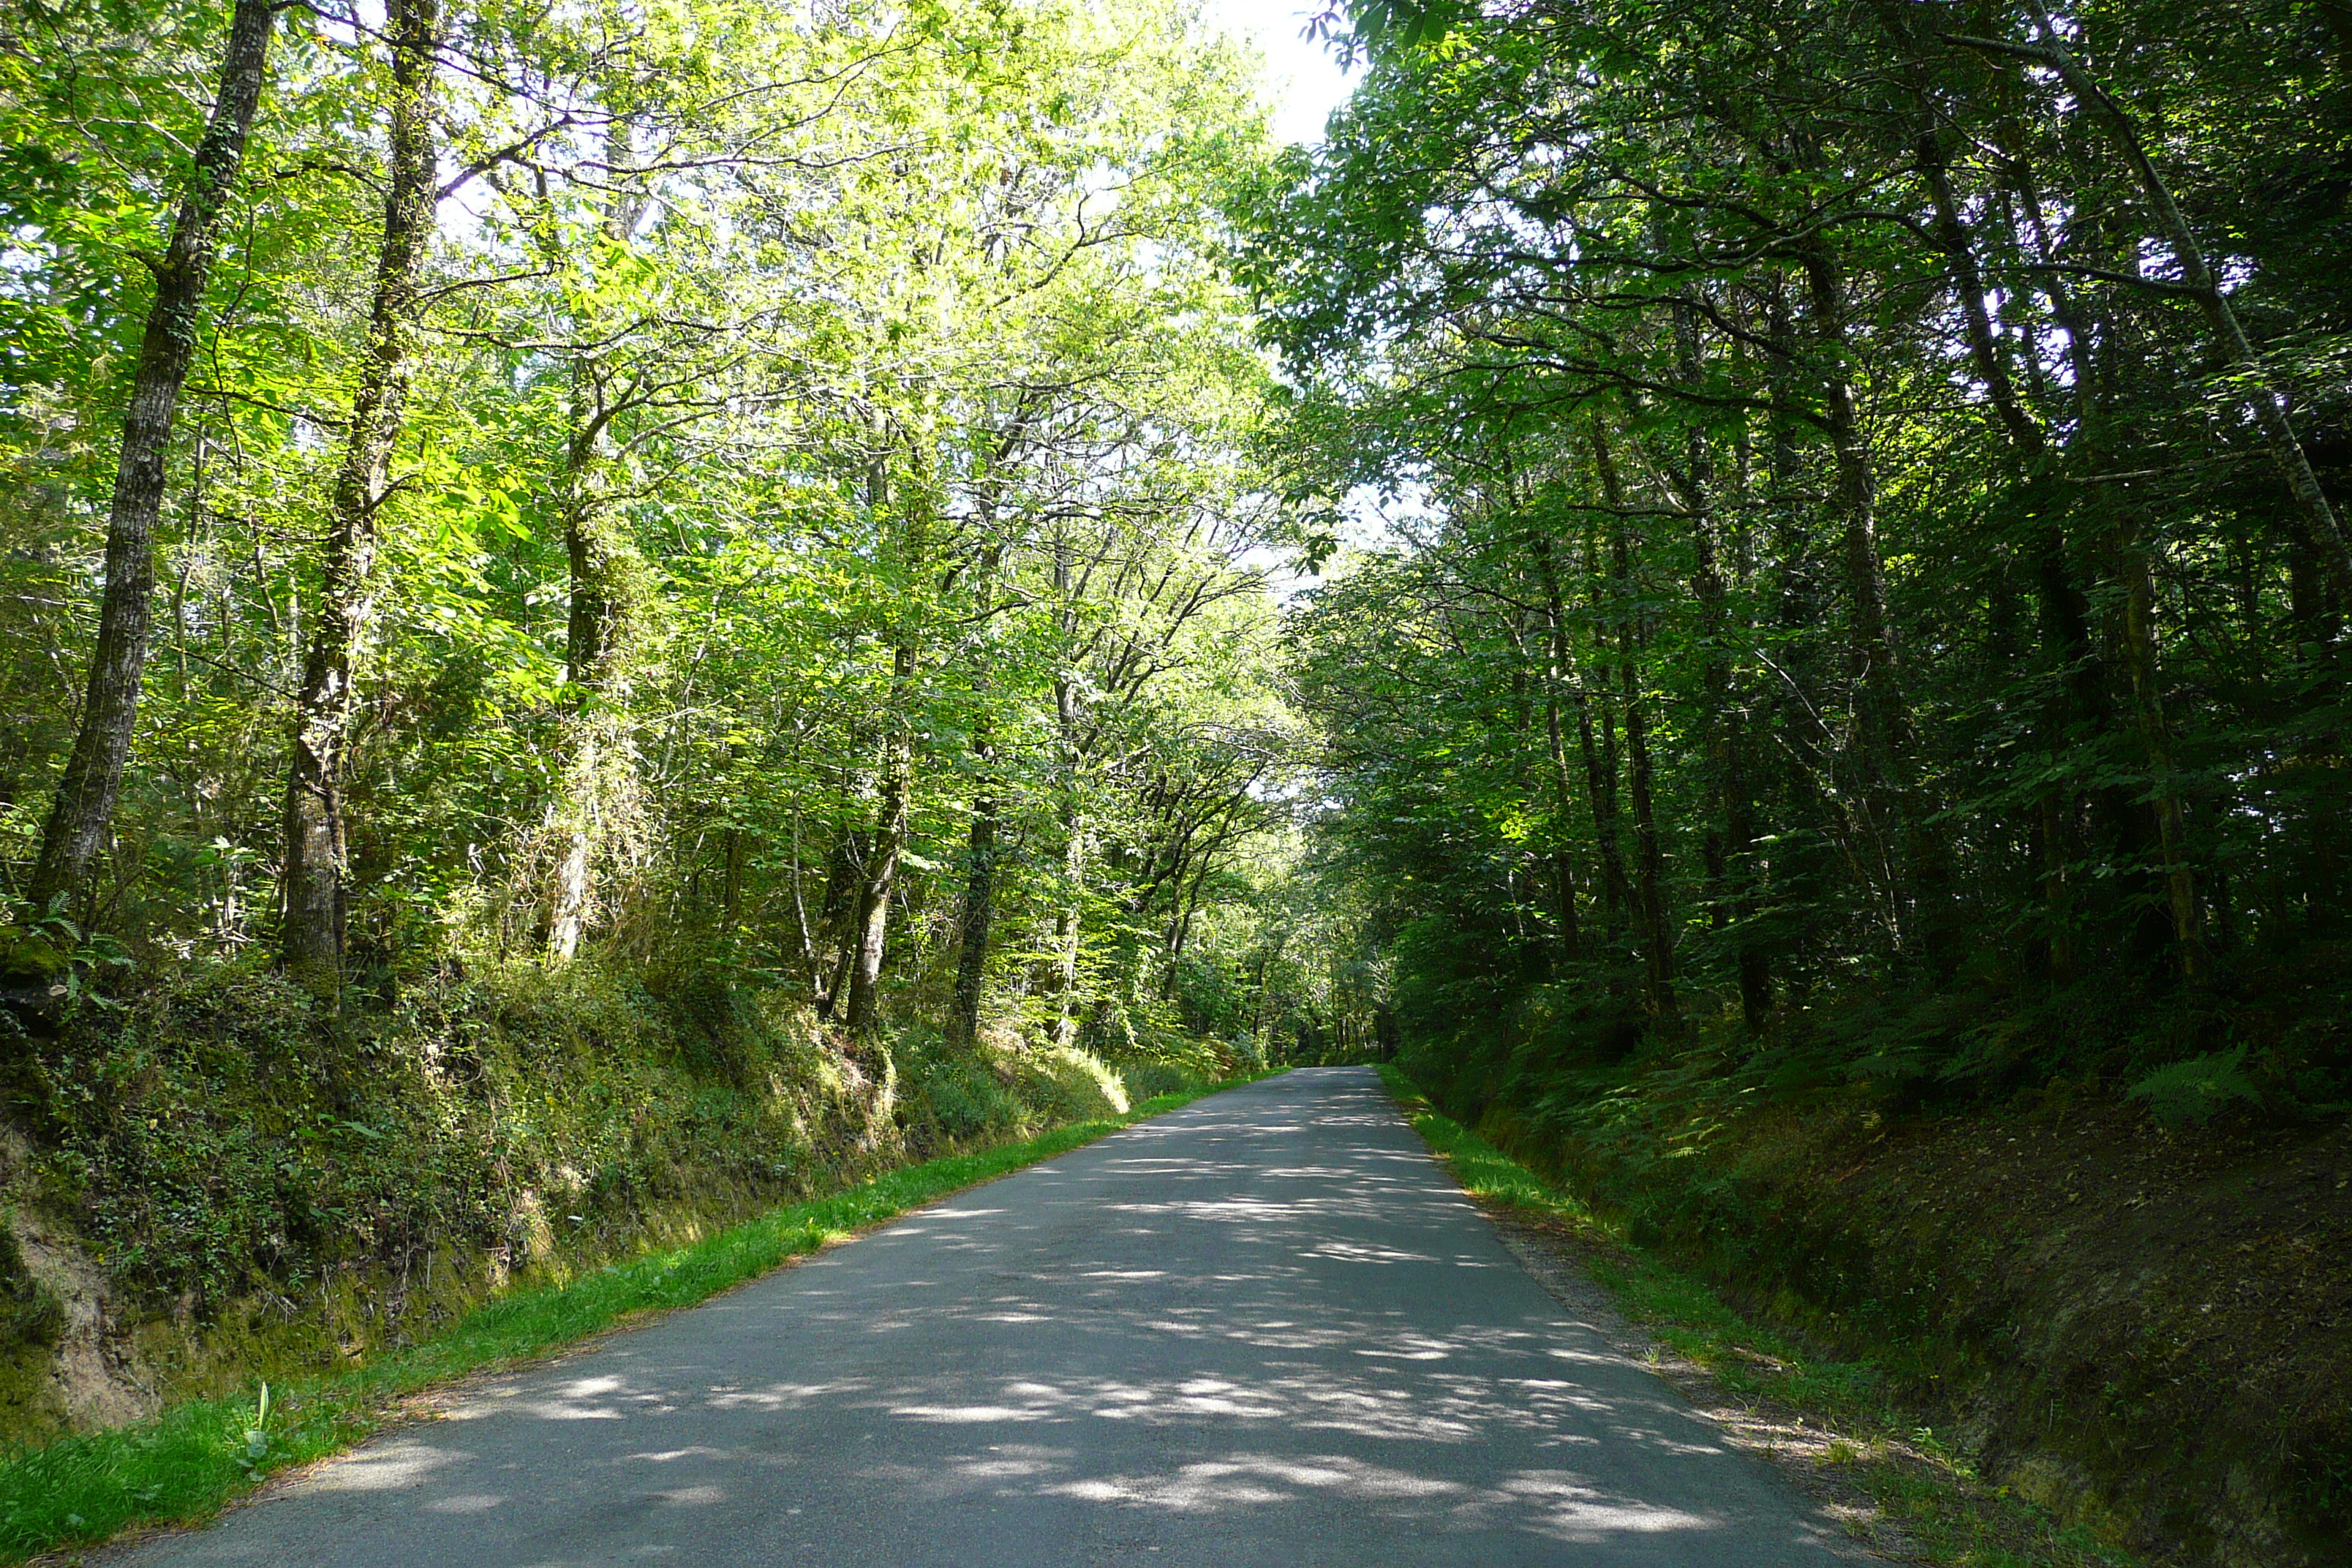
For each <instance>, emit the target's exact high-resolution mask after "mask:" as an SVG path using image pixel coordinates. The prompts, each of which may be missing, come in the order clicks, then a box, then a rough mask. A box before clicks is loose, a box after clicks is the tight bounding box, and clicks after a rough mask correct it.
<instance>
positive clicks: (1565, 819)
mask: <svg viewBox="0 0 2352 1568" xmlns="http://www.w3.org/2000/svg"><path fill="white" fill-rule="evenodd" d="M1528 553H1529V554H1531V555H1532V556H1533V557H1534V558H1535V563H1536V580H1537V582H1538V584H1540V585H1541V586H1542V588H1543V595H1544V659H1545V666H1544V739H1545V741H1546V742H1547V743H1548V744H1549V747H1550V749H1551V785H1552V808H1553V818H1554V821H1555V823H1556V826H1554V828H1553V834H1554V836H1555V837H1556V839H1557V840H1558V842H1557V843H1556V844H1555V845H1554V847H1553V849H1552V876H1553V896H1554V897H1555V898H1556V899H1557V900H1559V945H1560V952H1561V955H1562V956H1563V957H1564V958H1566V959H1567V960H1568V962H1569V963H1575V962H1576V961H1577V960H1579V959H1580V958H1582V957H1583V956H1584V938H1583V933H1582V931H1581V929H1580V925H1579V922H1578V921H1577V916H1576V872H1575V863H1574V861H1573V859H1572V858H1571V856H1570V847H1569V826H1568V824H1569V816H1570V812H1571V811H1572V810H1573V809H1574V807H1575V805H1576V786H1575V781H1574V777H1573V775H1572V774H1571V773H1570V772H1569V766H1568V744H1567V738H1566V736H1565V735H1564V734H1563V733H1562V731H1561V727H1560V714H1559V697H1560V691H1561V689H1563V688H1564V687H1566V686H1567V685H1568V684H1569V682H1570V673H1569V647H1568V611H1567V605H1566V604H1565V602H1564V600H1563V598H1562V595H1561V594H1560V587H1559V562H1558V561H1556V560H1555V559H1554V558H1553V554H1552V543H1551V540H1550V538H1549V536H1547V535H1545V534H1544V533H1542V532H1540V531H1538V532H1535V533H1532V534H1530V535H1529V536H1528ZM1588 727H1589V726H1588Z"/></svg>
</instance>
